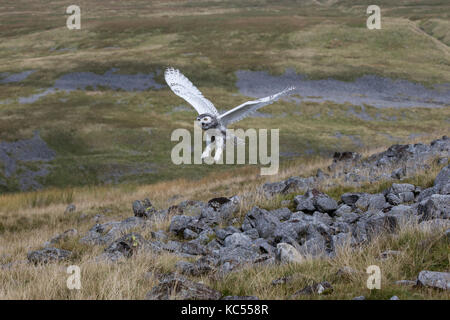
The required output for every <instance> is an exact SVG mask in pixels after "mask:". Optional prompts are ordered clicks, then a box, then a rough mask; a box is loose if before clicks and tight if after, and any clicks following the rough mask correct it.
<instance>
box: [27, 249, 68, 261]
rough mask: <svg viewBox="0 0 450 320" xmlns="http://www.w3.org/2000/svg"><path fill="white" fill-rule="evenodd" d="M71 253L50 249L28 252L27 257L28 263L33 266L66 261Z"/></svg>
mask: <svg viewBox="0 0 450 320" xmlns="http://www.w3.org/2000/svg"><path fill="white" fill-rule="evenodd" d="M71 254H72V252H70V251H68V250H62V249H57V248H52V247H47V248H44V249H41V250H35V251H30V252H29V253H28V255H27V258H28V261H29V262H31V263H34V264H46V263H50V262H60V261H64V260H67V259H68V258H69V257H70V256H71Z"/></svg>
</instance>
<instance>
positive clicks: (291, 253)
mask: <svg viewBox="0 0 450 320" xmlns="http://www.w3.org/2000/svg"><path fill="white" fill-rule="evenodd" d="M276 260H277V261H279V262H281V263H302V262H303V261H304V260H305V259H304V258H303V256H302V255H301V254H300V253H299V252H298V251H297V249H295V248H294V247H293V246H291V245H290V244H288V243H279V244H277V251H276Z"/></svg>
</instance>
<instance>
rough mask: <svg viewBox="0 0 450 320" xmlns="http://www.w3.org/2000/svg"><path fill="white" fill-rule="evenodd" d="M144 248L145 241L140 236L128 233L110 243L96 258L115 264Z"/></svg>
mask: <svg viewBox="0 0 450 320" xmlns="http://www.w3.org/2000/svg"><path fill="white" fill-rule="evenodd" d="M146 246H147V245H146V240H145V239H144V238H143V237H142V236H141V235H140V234H138V233H129V234H127V235H124V236H123V237H121V238H119V239H118V240H116V241H114V242H113V243H111V245H109V246H108V247H107V248H106V249H105V252H104V253H103V254H102V255H100V256H99V257H98V258H99V259H100V260H101V259H106V260H109V261H112V262H115V261H118V260H121V259H123V258H129V257H131V256H132V255H133V254H135V253H136V252H137V251H138V250H141V249H142V248H144V247H146Z"/></svg>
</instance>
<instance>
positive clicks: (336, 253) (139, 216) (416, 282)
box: [0, 137, 450, 299]
mask: <svg viewBox="0 0 450 320" xmlns="http://www.w3.org/2000/svg"><path fill="white" fill-rule="evenodd" d="M449 155H450V139H449V138H447V137H443V138H441V139H437V140H434V141H432V142H431V143H430V144H421V143H417V144H409V145H393V146H391V147H390V148H388V149H387V150H385V151H382V152H374V153H371V154H368V155H365V156H361V155H359V154H355V153H340V154H336V155H335V157H334V159H333V161H332V163H331V165H328V166H327V164H330V163H329V162H328V161H324V162H322V163H315V167H314V166H312V165H310V166H309V168H308V170H309V171H311V170H313V169H314V171H316V170H317V169H320V170H318V171H317V172H316V174H314V175H312V176H311V175H304V176H303V177H301V176H292V174H295V173H297V174H299V173H300V172H301V170H302V169H300V167H298V166H294V167H291V168H287V169H285V174H286V176H285V177H289V178H288V179H286V180H283V181H281V182H266V183H263V184H262V183H261V181H260V180H254V181H252V180H251V179H249V177H251V176H254V175H253V173H251V172H250V173H247V175H246V174H245V173H242V174H241V175H239V178H241V179H243V180H242V182H237V179H236V177H235V176H230V177H228V179H222V180H220V181H215V180H213V179H210V180H209V182H208V183H206V181H205V182H204V183H199V184H197V185H195V184H193V183H192V182H190V183H191V184H192V185H191V188H186V185H183V183H182V181H175V182H174V183H167V182H165V183H159V184H156V185H154V186H146V187H144V186H142V187H140V189H139V188H138V189H134V190H120V189H116V190H114V188H107V189H103V190H102V188H100V187H98V188H89V189H86V190H84V191H83V190H78V191H76V192H75V193H74V194H72V196H71V197H67V198H66V197H65V195H63V194H60V193H59V191H58V190H54V191H44V192H39V193H31V194H18V195H5V196H3V197H2V198H0V204H2V205H1V206H0V208H2V209H1V210H2V211H1V213H0V216H1V218H2V220H1V221H2V222H1V228H0V231H1V236H0V244H1V247H2V248H3V251H2V269H3V272H2V273H1V275H0V283H1V286H0V288H1V289H0V290H1V291H0V297H1V298H32V299H33V298H49V299H61V298H62V299H79V298H83V299H111V298H116V299H143V298H148V299H164V298H168V296H167V292H168V290H169V291H171V289H173V287H172V286H174V285H176V287H177V288H178V289H176V290H175V291H174V295H175V296H173V297H172V298H178V299H186V298H191V299H200V298H208V299H219V298H221V297H224V296H257V297H258V298H264V299H323V298H326V299H351V298H354V297H357V296H361V295H364V296H365V297H366V298H370V299H388V298H390V297H392V296H394V295H395V296H397V297H399V298H400V299H448V298H449V293H448V290H447V291H446V289H445V283H447V284H446V285H447V287H448V282H449V280H448V277H449V274H448V272H449V261H448V253H449V251H448V248H449V245H448V244H449V243H448V241H449V238H448V233H449V231H448V229H449V228H450V220H449V218H450V206H449V205H450V198H449V197H450V194H449V193H450V167H449V165H448V159H449ZM327 162H328V163H327ZM303 170H304V169H303ZM289 173H290V174H289ZM216 186H229V187H228V188H224V189H222V191H220V194H221V197H218V196H216V197H215V198H214V199H210V200H209V201H207V202H206V201H204V202H203V201H199V200H203V199H205V197H208V192H211V190H214V189H215V188H216ZM216 190H217V189H216ZM235 191H236V193H234V192H235ZM191 192H193V193H191ZM195 194H197V196H195ZM187 196H189V198H187V199H186V197H187ZM146 197H150V198H151V200H152V201H150V200H148V199H145V200H141V201H139V200H136V201H132V199H136V198H141V199H144V198H146ZM163 199H165V200H164V202H163ZM183 199H184V200H183ZM67 200H69V201H74V204H72V205H70V206H68V207H67V208H66V210H64V205H63V203H64V202H65V201H67ZM182 200H183V201H182ZM46 201H47V202H46ZM152 202H153V203H152ZM162 203H166V204H168V203H176V204H175V205H171V206H170V207H165V208H164V207H163V206H162V205H160V204H162ZM130 207H131V208H132V210H130ZM131 212H133V213H134V216H132V217H129V216H130V214H131ZM127 216H128V218H126V219H124V218H125V217H127ZM64 230H65V231H64ZM63 231H64V232H63ZM61 232H62V233H61ZM55 234H56V235H55ZM73 264H75V265H78V266H80V268H81V270H82V280H81V281H82V290H68V289H67V288H66V286H65V285H66V276H67V275H66V273H65V268H63V266H68V265H73ZM369 265H377V266H379V267H380V268H381V270H382V287H381V289H380V290H372V291H371V290H369V289H367V287H366V285H365V284H366V280H367V277H368V275H367V274H366V273H365V270H366V268H367V267H368V266H369ZM174 271H176V273H175V274H174V273H173V272H174ZM422 271H429V272H422ZM446 272H447V273H446ZM433 279H434V280H433ZM436 279H438V280H439V279H440V280H439V281H438V280H436ZM400 280H402V282H398V283H397V282H396V281H400ZM403 280H409V282H408V281H403ZM199 281H200V282H201V283H199ZM272 282H273V283H272ZM439 283H440V284H439ZM442 283H444V287H442ZM319 284H320V285H319ZM307 286H310V287H308V288H306V287H307ZM330 286H331V287H330ZM436 286H438V288H436ZM439 286H441V289H439ZM321 287H323V288H325V289H326V290H325V291H324V292H322V289H320V288H321ZM194 288H195V290H194ZM319 289H320V290H319ZM442 289H444V290H442ZM447 289H448V288H447ZM316 290H319V291H320V294H319V292H317V291H316ZM192 292H196V295H192ZM322 293H323V294H322ZM234 298H236V297H234Z"/></svg>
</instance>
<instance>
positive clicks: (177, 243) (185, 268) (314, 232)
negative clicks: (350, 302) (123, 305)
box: [29, 138, 450, 299]
mask: <svg viewBox="0 0 450 320" xmlns="http://www.w3.org/2000/svg"><path fill="white" fill-rule="evenodd" d="M449 146H450V141H449V139H448V138H443V139H440V140H436V141H434V142H433V143H432V144H431V145H421V144H418V145H404V146H399V145H396V146H392V147H391V148H389V149H388V150H387V151H385V152H382V153H380V154H377V155H374V156H372V157H369V158H368V159H362V157H361V156H359V155H357V154H354V153H341V154H336V155H335V157H334V160H333V164H332V165H331V166H330V170H329V172H327V173H324V172H319V173H318V174H317V175H316V176H314V177H309V178H300V177H291V178H289V179H286V180H283V181H281V182H274V183H266V184H264V185H263V186H261V191H262V195H263V196H266V197H272V196H274V195H287V194H289V197H286V198H288V199H292V200H287V199H285V200H284V202H283V203H282V205H281V206H280V207H279V208H276V209H273V210H266V209H264V208H261V207H258V206H254V207H252V208H251V209H250V210H248V212H243V213H241V212H240V211H241V210H242V209H241V199H240V198H239V197H238V196H232V197H216V198H213V199H210V200H209V201H208V202H202V201H194V200H187V201H183V202H181V203H179V204H178V205H175V206H172V207H170V208H168V209H167V210H157V209H156V208H154V207H153V205H152V203H151V201H150V200H149V199H144V200H136V201H134V202H133V204H132V209H133V213H134V216H133V217H130V218H128V219H125V220H123V221H109V222H105V223H101V224H100V223H97V224H95V225H94V226H93V227H92V228H91V229H90V230H89V231H88V232H86V233H85V234H84V235H83V236H82V237H81V239H80V242H82V243H84V244H90V245H100V246H104V252H103V253H102V254H101V255H100V256H99V257H98V258H101V259H102V260H107V261H110V262H116V261H119V260H123V259H127V258H129V257H131V256H133V255H135V254H139V252H141V251H145V250H150V251H152V252H154V253H160V252H170V253H172V254H175V255H177V256H179V257H182V260H180V261H179V262H177V264H176V270H177V272H179V273H180V274H182V275H183V276H181V275H179V274H177V275H173V274H172V275H170V276H167V277H165V278H164V279H163V280H161V281H160V283H159V284H158V285H157V286H155V287H154V288H153V289H152V290H151V291H150V292H149V293H148V295H147V298H148V299H171V298H175V299H219V298H220V297H221V294H220V293H218V292H217V291H215V290H212V289H211V288H208V287H206V286H204V285H203V284H199V283H195V282H192V281H190V280H188V279H186V278H184V276H196V277H197V276H202V275H211V274H217V276H223V275H225V274H227V273H229V272H233V271H235V270H237V269H238V268H241V267H243V266H248V265H259V264H275V263H303V262H304V261H305V259H307V258H313V259H314V258H318V257H320V258H330V257H333V256H335V255H336V253H337V252H338V250H339V249H340V248H341V247H343V246H349V247H350V248H352V247H353V248H358V247H359V246H361V245H364V244H366V243H369V242H370V241H372V240H373V239H375V238H376V237H378V236H379V235H382V234H383V235H384V234H394V233H396V232H397V230H398V229H399V228H400V227H402V226H403V225H405V224H407V223H410V222H418V223H420V225H419V226H420V227H421V228H423V230H426V231H430V230H431V231H432V232H434V233H436V232H445V231H446V230H448V229H449V228H450V194H448V187H447V186H448V184H449V172H450V169H449V166H446V167H444V168H443V169H442V170H441V172H440V173H439V174H438V175H437V177H436V179H435V181H434V184H433V186H432V187H430V188H426V189H423V190H422V189H421V188H420V187H417V186H415V185H413V184H410V183H402V182H401V181H395V182H394V183H392V184H391V185H390V186H389V187H387V188H386V190H384V191H382V192H378V193H374V194H370V193H366V192H349V193H344V194H342V195H340V197H334V196H333V197H331V196H330V195H327V193H326V192H323V191H321V190H319V189H318V188H317V187H315V185H314V184H315V183H316V182H317V181H321V182H322V183H323V184H324V185H325V186H326V183H327V181H328V180H330V179H328V177H335V178H336V177H342V176H344V180H345V179H347V180H348V181H349V180H351V179H354V180H355V181H356V182H355V184H356V185H357V184H358V183H360V182H362V181H363V180H364V179H366V178H367V176H366V178H364V179H363V178H358V176H359V174H360V172H361V171H362V170H367V171H368V172H369V175H368V177H369V178H367V179H369V180H364V181H365V182H370V181H377V180H379V179H388V180H389V179H393V178H392V177H391V176H390V174H389V175H385V174H382V175H379V174H378V175H377V173H378V172H386V170H384V171H382V170H381V168H384V169H385V167H386V166H387V167H389V168H391V167H390V166H394V167H395V166H397V167H398V168H401V169H402V172H404V173H405V174H409V173H411V172H415V171H414V170H418V169H419V168H423V166H425V160H424V159H430V158H432V157H433V156H436V155H443V154H445V153H447V155H448V151H449ZM398 168H394V169H398ZM394 169H393V170H394ZM378 170H380V171H378ZM388 172H389V170H388ZM401 176H402V177H403V173H402V175H401ZM291 196H292V197H291ZM155 221H165V223H167V225H168V228H167V229H163V230H154V229H153V228H154V223H153V222H155ZM138 230H147V231H150V232H149V234H150V236H149V237H150V239H145V238H144V237H142V236H141V235H140V234H139V231H138ZM131 231H133V232H131ZM130 232H131V233H130ZM447 232H448V231H447ZM142 234H144V233H142ZM66 236H69V234H67V232H66V233H63V234H61V235H58V236H56V237H55V238H53V239H52V240H51V241H50V244H54V245H56V244H58V243H59V242H60V241H61V240H63V239H66V238H65V237H66ZM72 236H73V235H72ZM398 254H401V253H398ZM69 255H70V253H68V252H65V251H64V250H62V251H61V250H60V249H54V248H45V249H43V250H42V252H38V251H36V252H35V253H33V254H29V260H30V261H33V262H35V261H37V262H41V261H42V262H44V261H58V260H61V259H64V258H67V257H68V256H69ZM394 256H395V254H394V253H393V251H386V252H383V253H382V254H381V255H380V256H379V259H392V258H393V257H394ZM355 274H356V271H354V270H352V269H350V268H348V267H343V268H341V269H340V270H339V271H338V273H337V274H336V277H338V278H341V279H346V280H348V279H352V277H354V275H355ZM445 277H446V275H441V274H439V273H432V272H431V273H430V272H429V271H424V272H423V273H421V274H420V275H419V277H418V280H417V284H418V285H419V284H420V285H424V286H430V287H438V288H441V289H442V288H444V287H445V286H446V285H447V286H448V280H442V279H447V278H445ZM278 280H279V281H278ZM283 281H288V280H287V278H286V279H284V280H283V279H277V281H275V283H274V285H278V284H281V283H286V282H283ZM445 281H447V282H445ZM443 283H445V285H444V284H443ZM332 290H333V288H332V286H331V284H330V283H328V282H326V281H324V282H320V283H313V284H311V285H310V286H307V287H305V288H303V289H301V290H299V291H297V292H296V293H295V294H294V296H293V297H299V296H301V295H305V294H326V293H330V292H332Z"/></svg>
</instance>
